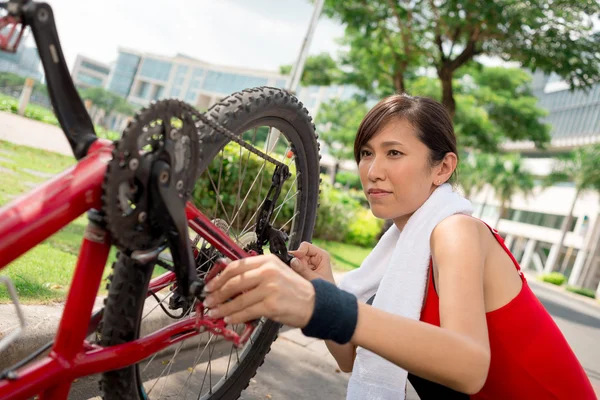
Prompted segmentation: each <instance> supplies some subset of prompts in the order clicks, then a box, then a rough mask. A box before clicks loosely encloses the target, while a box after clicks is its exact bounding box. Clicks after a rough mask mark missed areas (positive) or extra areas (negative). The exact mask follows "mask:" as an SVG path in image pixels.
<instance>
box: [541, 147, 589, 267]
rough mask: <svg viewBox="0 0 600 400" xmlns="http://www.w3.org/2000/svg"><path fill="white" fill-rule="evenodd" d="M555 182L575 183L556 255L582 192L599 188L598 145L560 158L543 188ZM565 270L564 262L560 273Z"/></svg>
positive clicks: (554, 261)
mask: <svg viewBox="0 0 600 400" xmlns="http://www.w3.org/2000/svg"><path fill="white" fill-rule="evenodd" d="M557 182H573V183H575V196H574V197H573V201H572V203H571V208H570V209H569V215H568V216H567V218H565V219H564V220H563V223H562V226H561V233H560V241H559V242H558V254H560V251H561V249H562V246H563V244H564V241H565V237H566V236H567V231H568V229H569V226H571V221H572V220H573V209H574V208H575V203H577V199H578V198H579V196H580V195H581V193H582V192H584V191H586V190H590V189H594V188H599V187H600V144H596V145H594V146H587V147H580V148H578V149H577V150H575V151H573V152H571V153H568V154H566V155H564V156H562V157H560V158H559V159H558V160H557V162H556V163H555V165H554V168H553V170H552V172H551V173H550V174H549V175H548V176H547V177H546V179H545V180H544V186H545V187H548V186H551V185H553V184H555V183H557ZM557 260H558V257H556V258H555V259H554V260H551V262H552V264H551V265H549V266H548V270H549V271H552V270H554V267H555V265H556V262H557ZM566 268H567V263H566V262H564V263H563V265H562V266H561V272H564V271H565V270H566Z"/></svg>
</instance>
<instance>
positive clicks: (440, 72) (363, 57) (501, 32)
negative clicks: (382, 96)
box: [324, 0, 600, 116]
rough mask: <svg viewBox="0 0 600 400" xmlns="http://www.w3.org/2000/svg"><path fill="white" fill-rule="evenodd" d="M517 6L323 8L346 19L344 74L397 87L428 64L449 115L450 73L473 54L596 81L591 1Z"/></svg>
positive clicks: (361, 0)
mask: <svg viewBox="0 0 600 400" xmlns="http://www.w3.org/2000/svg"><path fill="white" fill-rule="evenodd" d="M524 4H525V3H523V2H518V1H513V0H490V1H485V2H475V1H472V0H413V1H392V0H371V1H366V0H346V1H338V0H327V1H326V2H325V7H324V12H325V14H327V15H328V16H330V17H334V18H337V19H339V20H341V22H343V23H345V24H346V31H345V37H344V41H343V43H344V44H346V45H348V46H349V47H350V50H349V51H348V53H347V54H346V56H345V57H344V58H343V62H344V63H345V64H346V65H347V66H348V67H350V68H351V69H352V73H351V74H350V77H349V79H350V80H354V81H355V82H354V83H356V84H357V85H358V86H361V84H363V86H362V88H363V89H365V90H370V91H375V92H378V93H382V92H386V91H387V92H389V91H390V90H394V91H404V90H405V80H406V78H407V77H409V76H410V75H411V74H415V73H416V72H417V71H418V69H419V68H420V67H423V66H427V67H429V66H432V67H433V68H434V69H435V73H436V75H437V77H438V79H439V80H440V84H441V88H440V89H441V98H442V102H443V104H444V105H445V106H446V108H447V109H448V111H449V113H450V115H452V116H454V114H455V112H456V99H455V92H454V86H453V80H454V77H455V75H456V73H457V71H459V69H460V68H461V67H463V66H465V65H466V64H468V63H469V62H470V61H471V60H473V59H474V57H476V56H479V55H486V56H496V57H500V58H501V59H503V60H505V61H516V62H519V63H520V64H521V65H522V66H523V67H524V68H527V69H529V70H531V71H536V70H541V71H543V72H545V73H551V72H554V73H557V74H558V75H560V76H561V77H563V78H564V79H565V80H567V81H568V82H569V84H570V85H571V87H572V88H574V87H576V86H582V87H590V86H591V85H592V84H593V83H594V82H597V81H598V80H599V79H600V52H598V40H599V39H600V33H598V32H596V33H594V32H593V23H592V16H593V15H596V14H597V13H598V12H599V8H600V7H599V4H598V2H597V0H562V1H560V2H559V3H557V2H556V1H555V0H531V1H528V2H527V6H526V8H525V5H524ZM362 77H367V78H366V79H365V80H361V79H363V78H362ZM373 78H376V79H374V80H373ZM369 80H370V82H369ZM373 82H376V85H375V86H374V85H373V84H372V83H373ZM369 86H370V88H371V89H369Z"/></svg>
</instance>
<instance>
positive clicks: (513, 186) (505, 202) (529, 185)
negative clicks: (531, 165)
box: [491, 154, 534, 228]
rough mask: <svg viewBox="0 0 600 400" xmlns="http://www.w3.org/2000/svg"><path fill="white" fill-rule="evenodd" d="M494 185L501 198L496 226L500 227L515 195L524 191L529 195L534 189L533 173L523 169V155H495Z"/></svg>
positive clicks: (499, 198)
mask: <svg viewBox="0 0 600 400" xmlns="http://www.w3.org/2000/svg"><path fill="white" fill-rule="evenodd" d="M491 171H492V173H493V174H494V175H495V176H493V177H492V185H493V186H494V188H495V190H496V195H497V196H498V200H500V213H499V214H498V219H497V220H496V223H495V225H494V226H495V227H496V228H498V224H499V223H500V220H501V219H502V218H504V217H505V214H506V210H507V208H508V206H509V205H510V202H511V200H512V198H513V196H514V195H515V194H517V193H519V192H520V193H522V194H523V195H525V196H529V195H530V194H531V192H532V191H533V187H534V181H533V175H532V174H530V173H529V172H527V171H526V170H525V169H523V163H522V161H521V157H520V156H519V155H518V154H513V155H511V154H508V155H503V156H498V157H495V158H494V160H493V162H492V168H491Z"/></svg>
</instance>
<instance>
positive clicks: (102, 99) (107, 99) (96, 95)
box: [79, 87, 135, 115]
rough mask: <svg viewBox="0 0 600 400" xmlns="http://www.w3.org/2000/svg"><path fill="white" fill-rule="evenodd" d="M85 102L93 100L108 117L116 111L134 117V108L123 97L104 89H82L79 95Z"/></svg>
mask: <svg viewBox="0 0 600 400" xmlns="http://www.w3.org/2000/svg"><path fill="white" fill-rule="evenodd" d="M79 95H80V96H81V98H82V99H83V100H91V101H92V104H94V105H95V106H96V107H98V108H101V109H103V110H104V111H105V112H106V115H109V114H110V113H111V112H113V111H116V112H118V113H121V114H125V115H133V113H134V112H135V110H134V107H133V106H132V105H131V104H129V103H128V102H127V101H126V100H125V99H124V98H123V97H121V96H119V95H117V94H114V93H112V92H109V91H108V90H105V89H103V88H99V87H92V88H87V89H82V90H81V91H80V93H79Z"/></svg>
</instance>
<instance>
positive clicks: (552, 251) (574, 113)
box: [474, 74, 600, 297]
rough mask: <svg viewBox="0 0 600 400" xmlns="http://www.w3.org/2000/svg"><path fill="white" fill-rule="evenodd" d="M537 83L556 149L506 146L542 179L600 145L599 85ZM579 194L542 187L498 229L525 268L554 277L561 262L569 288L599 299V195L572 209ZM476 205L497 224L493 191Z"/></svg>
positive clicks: (520, 200)
mask: <svg viewBox="0 0 600 400" xmlns="http://www.w3.org/2000/svg"><path fill="white" fill-rule="evenodd" d="M533 78H534V79H533V89H534V93H535V95H536V96H537V97H538V98H539V104H540V106H541V107H543V108H546V109H547V110H548V111H549V115H548V116H547V117H546V122H548V123H549V124H551V125H552V130H551V136H552V139H551V144H550V146H549V148H548V149H547V150H545V151H540V150H537V149H535V148H534V146H533V143H530V142H518V143H515V142H513V143H506V144H505V146H504V147H505V149H507V150H510V151H517V152H519V153H521V155H522V156H523V157H524V158H525V160H524V161H525V165H526V167H527V168H528V169H529V170H530V171H531V172H532V173H533V174H534V175H537V176H539V177H542V176H544V175H547V174H548V173H549V172H550V171H551V170H552V166H553V162H554V160H553V159H552V157H554V156H556V155H559V154H561V153H565V152H567V151H569V150H572V149H574V148H576V147H579V146H585V145H589V144H592V143H600V83H597V84H596V85H594V86H593V87H592V89H591V90H589V91H583V90H576V91H570V90H568V85H566V84H565V83H564V82H562V81H561V80H560V79H559V78H558V77H556V76H554V75H552V76H543V75H541V74H534V76H533ZM598 168H600V160H598ZM575 192H576V191H575V188H574V185H573V184H569V183H565V184H559V185H555V186H553V187H550V188H548V189H542V188H541V187H537V188H536V189H535V191H534V194H533V195H532V196H531V197H529V198H524V197H523V196H520V195H518V196H515V198H514V199H513V201H512V203H511V209H510V210H509V212H508V216H507V218H506V219H501V220H500V221H499V223H498V226H496V227H495V228H496V229H498V230H499V231H500V233H501V234H502V236H503V237H505V240H506V244H507V246H508V247H509V248H510V249H511V251H512V252H513V254H514V255H515V257H516V258H517V260H518V261H520V263H521V266H522V268H524V269H527V268H529V269H533V270H535V271H537V272H540V273H541V272H551V271H550V270H549V269H550V266H551V265H552V262H553V261H554V260H556V259H557V260H558V262H557V263H556V264H555V269H554V270H555V271H556V270H561V269H564V271H565V274H566V275H567V276H568V283H569V284H570V285H575V286H580V287H584V288H588V289H591V290H596V291H597V293H598V295H599V297H600V249H599V247H600V246H599V244H598V242H599V241H600V196H599V194H598V192H597V191H596V192H594V191H590V192H584V193H582V194H580V195H579V197H578V199H577V201H576V202H575V204H574V205H573V199H574V198H575ZM474 203H475V204H474V205H475V206H476V211H475V215H478V216H481V218H482V219H483V220H485V221H486V222H488V223H489V224H491V225H493V224H494V223H495V222H496V220H497V218H498V214H499V203H498V200H497V199H495V198H494V192H493V188H492V187H489V186H488V187H486V188H484V189H483V190H482V191H481V192H480V193H478V194H477V196H476V197H475V198H474ZM484 204H485V207H483V205H484ZM572 206H573V220H572V222H571V224H570V226H569V227H568V233H567V235H566V238H565V242H564V246H563V248H562V249H560V250H559V249H558V242H559V241H560V231H561V226H562V223H563V222H564V220H565V218H566V217H567V216H568V214H569V210H570V209H571V207H572ZM482 208H483V210H482Z"/></svg>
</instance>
